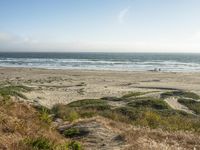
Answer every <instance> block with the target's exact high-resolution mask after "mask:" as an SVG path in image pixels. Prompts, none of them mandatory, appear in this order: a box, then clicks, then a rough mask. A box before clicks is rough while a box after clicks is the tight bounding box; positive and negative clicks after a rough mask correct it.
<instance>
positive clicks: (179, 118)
mask: <svg viewBox="0 0 200 150" xmlns="http://www.w3.org/2000/svg"><path fill="white" fill-rule="evenodd" d="M127 99H128V100H127ZM108 100H113V101H118V100H119V99H115V98H113V97H106V98H105V97H104V98H102V99H90V100H79V101H75V102H72V103H70V104H68V105H60V106H59V105H57V106H54V108H53V109H52V110H53V113H55V114H56V116H57V117H59V118H63V119H66V118H68V117H69V114H70V112H74V113H76V114H77V116H79V118H85V117H93V116H97V115H99V116H103V117H106V118H110V119H112V120H115V121H121V122H126V123H131V124H134V125H138V126H148V127H150V128H162V129H165V130H189V131H197V132H200V120H199V119H198V118H197V117H196V116H193V115H190V114H187V113H185V112H183V111H177V110H173V109H172V108H171V107H170V106H169V105H168V104H167V103H166V102H165V101H163V100H162V99H155V98H152V97H128V98H120V100H123V101H124V102H127V104H126V105H125V106H123V107H117V108H114V107H112V106H110V105H109V104H108V103H107V101H108ZM74 119H75V118H74ZM72 131H73V134H77V133H76V132H75V130H72ZM72 131H71V130H70V133H71V132H72ZM66 132H67V134H68V133H69V131H66Z"/></svg>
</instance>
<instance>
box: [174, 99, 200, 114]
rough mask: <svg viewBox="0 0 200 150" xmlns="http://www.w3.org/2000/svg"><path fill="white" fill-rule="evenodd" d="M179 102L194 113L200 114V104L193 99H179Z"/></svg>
mask: <svg viewBox="0 0 200 150" xmlns="http://www.w3.org/2000/svg"><path fill="white" fill-rule="evenodd" d="M178 102H179V103H181V104H183V105H185V106H186V107H188V108H189V109H190V110H192V111H194V112H195V113H196V114H198V115H199V114H200V102H198V101H195V100H191V99H183V98H181V99H178Z"/></svg>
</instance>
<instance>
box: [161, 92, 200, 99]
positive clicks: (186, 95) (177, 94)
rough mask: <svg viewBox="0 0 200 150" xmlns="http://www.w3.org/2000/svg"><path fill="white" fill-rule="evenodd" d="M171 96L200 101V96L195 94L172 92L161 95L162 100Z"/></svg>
mask: <svg viewBox="0 0 200 150" xmlns="http://www.w3.org/2000/svg"><path fill="white" fill-rule="evenodd" d="M171 96H177V97H181V98H192V99H200V96H199V95H197V94H195V93H193V92H185V91H171V92H165V93H162V94H161V98H168V97H171Z"/></svg>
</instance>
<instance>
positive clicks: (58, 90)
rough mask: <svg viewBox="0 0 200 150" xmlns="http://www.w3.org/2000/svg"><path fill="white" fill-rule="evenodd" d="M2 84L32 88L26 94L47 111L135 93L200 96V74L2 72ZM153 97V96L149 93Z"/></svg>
mask: <svg viewBox="0 0 200 150" xmlns="http://www.w3.org/2000/svg"><path fill="white" fill-rule="evenodd" d="M0 83H1V84H8V83H9V84H10V83H11V84H17V85H26V86H30V87H33V89H34V90H33V91H31V92H29V93H25V95H26V96H27V98H28V101H30V102H36V103H39V104H41V105H44V106H46V107H49V108H50V107H52V106H53V105H54V104H57V103H63V104H67V103H70V102H72V101H76V100H80V99H86V98H89V99H95V98H101V97H105V96H117V97H120V96H122V95H124V94H127V93H129V92H135V91H157V92H155V93H152V94H154V96H157V95H159V92H161V91H167V90H170V89H181V90H186V91H192V92H195V93H197V94H200V86H199V84H200V73H197V72H193V73H189V72H185V73H175V72H150V71H143V72H128V71H103V70H98V71H96V70H50V69H32V68H31V69H30V68H3V67H2V68H0ZM150 94H151V93H150Z"/></svg>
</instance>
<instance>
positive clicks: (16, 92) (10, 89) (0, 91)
mask: <svg viewBox="0 0 200 150" xmlns="http://www.w3.org/2000/svg"><path fill="white" fill-rule="evenodd" d="M28 91H31V88H30V87H26V86H22V85H16V86H15V85H9V86H1V87H0V95H1V96H2V97H3V100H9V99H10V96H17V97H20V98H23V99H27V98H26V96H25V95H23V94H22V93H23V92H28Z"/></svg>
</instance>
